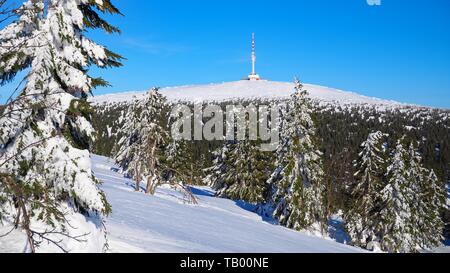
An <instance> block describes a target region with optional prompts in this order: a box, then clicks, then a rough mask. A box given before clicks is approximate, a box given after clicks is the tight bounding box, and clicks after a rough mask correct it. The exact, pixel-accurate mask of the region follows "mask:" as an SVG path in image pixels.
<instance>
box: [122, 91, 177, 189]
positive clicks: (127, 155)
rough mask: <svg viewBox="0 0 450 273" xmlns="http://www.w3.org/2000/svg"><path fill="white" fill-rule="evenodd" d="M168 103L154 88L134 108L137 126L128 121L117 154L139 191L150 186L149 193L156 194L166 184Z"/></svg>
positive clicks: (134, 119)
mask: <svg viewBox="0 0 450 273" xmlns="http://www.w3.org/2000/svg"><path fill="white" fill-rule="evenodd" d="M136 103H137V105H136ZM166 103H167V100H166V98H165V97H164V96H162V95H161V94H160V93H159V92H158V89H157V88H153V89H152V90H151V91H149V92H148V93H147V94H146V96H145V98H144V100H143V101H142V102H135V104H133V106H131V108H130V110H129V111H131V113H130V114H129V115H130V116H131V119H132V120H133V123H128V122H125V124H124V127H123V128H122V132H123V133H124V137H123V139H122V140H120V141H119V144H120V146H121V147H120V148H118V151H119V152H118V154H117V155H116V160H117V161H118V164H119V165H120V166H122V167H125V168H127V169H126V172H127V173H128V174H129V175H130V176H131V177H132V178H133V179H134V180H135V181H136V185H137V186H136V189H137V190H139V184H140V183H141V182H145V183H146V188H145V192H146V193H147V194H154V193H155V190H156V187H157V186H158V185H160V184H161V183H163V181H164V179H163V177H162V176H163V173H164V167H163V166H162V165H161V161H163V160H164V158H165V153H164V149H165V145H167V139H168V131H167V128H166V126H164V125H163V124H162V120H163V115H164V109H165V107H166ZM133 115H137V116H136V117H134V116H133Z"/></svg>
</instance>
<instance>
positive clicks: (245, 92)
mask: <svg viewBox="0 0 450 273" xmlns="http://www.w3.org/2000/svg"><path fill="white" fill-rule="evenodd" d="M305 88H306V89H307V90H308V91H309V92H310V94H311V97H312V98H313V99H315V100H317V101H319V102H325V103H338V104H341V105H349V104H366V105H372V106H384V107H388V108H389V107H393V106H406V104H401V103H399V102H395V101H389V100H382V99H377V98H371V97H366V96H362V95H358V94H356V93H352V92H346V91H342V90H337V89H333V88H328V87H323V86H318V85H311V84H305ZM293 90H294V84H293V83H286V82H272V81H265V80H263V81H236V82H226V83H220V84H209V85H195V86H180V87H167V88H163V89H161V93H162V94H163V95H165V96H166V97H167V98H168V99H169V100H170V101H190V102H192V101H193V102H198V101H219V102H220V101H228V100H233V99H254V98H258V99H273V98H276V99H282V98H287V97H288V96H289V95H290V94H292V92H293ZM143 94H145V92H127V93H118V94H109V95H102V96H97V97H94V98H92V99H91V101H92V102H93V103H94V104H97V105H99V104H105V103H120V102H128V101H131V100H132V99H133V97H134V96H136V97H137V98H139V97H141V96H142V95H143Z"/></svg>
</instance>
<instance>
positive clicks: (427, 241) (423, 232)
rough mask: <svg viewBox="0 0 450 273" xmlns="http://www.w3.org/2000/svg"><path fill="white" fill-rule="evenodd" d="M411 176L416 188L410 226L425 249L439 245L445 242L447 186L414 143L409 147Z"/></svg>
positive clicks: (413, 186) (415, 239)
mask: <svg viewBox="0 0 450 273" xmlns="http://www.w3.org/2000/svg"><path fill="white" fill-rule="evenodd" d="M407 170H408V177H409V179H408V180H409V182H410V184H411V188H412V190H413V193H414V195H413V197H412V202H411V203H410V206H411V212H412V217H411V218H410V219H409V220H410V221H409V223H408V225H409V227H410V229H411V234H412V236H413V239H414V246H413V247H416V248H421V249H432V248H435V247H438V246H439V245H440V244H441V242H442V241H443V237H442V234H443V230H444V223H443V221H442V217H441V212H442V211H443V209H444V206H445V200H446V199H445V187H444V185H440V183H439V180H438V179H437V177H436V174H435V173H434V171H433V170H431V171H429V170H427V169H426V168H424V167H423V164H422V157H421V156H420V154H419V152H418V149H417V147H416V145H414V143H411V144H410V145H409V149H408V164H407Z"/></svg>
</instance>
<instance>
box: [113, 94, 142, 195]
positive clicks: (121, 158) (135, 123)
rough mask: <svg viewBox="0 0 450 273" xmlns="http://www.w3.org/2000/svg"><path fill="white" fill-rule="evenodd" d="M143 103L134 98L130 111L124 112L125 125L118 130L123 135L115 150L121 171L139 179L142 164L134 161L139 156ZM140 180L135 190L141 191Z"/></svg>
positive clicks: (137, 181)
mask: <svg viewBox="0 0 450 273" xmlns="http://www.w3.org/2000/svg"><path fill="white" fill-rule="evenodd" d="M140 104H141V102H140V101H139V100H138V99H137V98H136V97H134V98H133V102H132V103H131V104H130V106H129V107H128V109H127V110H126V111H124V115H123V125H122V127H121V128H120V129H119V130H118V134H119V135H122V138H121V139H119V141H118V143H117V144H116V145H115V147H114V149H113V153H114V154H115V160H116V163H117V165H119V167H120V168H121V171H122V172H124V173H126V174H127V175H129V176H130V177H139V176H140V175H139V173H140V171H139V167H140V162H139V161H138V160H133V159H134V158H135V156H136V155H137V152H138V148H139V141H140V136H139V133H140V125H141V118H140V117H141V112H142V107H141V105H140ZM140 182H141V181H140V180H136V182H135V183H136V184H135V190H136V191H140V190H141V188H140Z"/></svg>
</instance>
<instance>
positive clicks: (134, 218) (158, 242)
mask: <svg viewBox="0 0 450 273" xmlns="http://www.w3.org/2000/svg"><path fill="white" fill-rule="evenodd" d="M93 169H94V171H95V175H96V176H97V177H98V178H99V179H100V180H101V181H103V182H104V184H103V185H102V188H103V189H104V190H105V192H106V194H107V197H108V200H109V202H110V203H111V205H112V207H113V213H112V215H111V216H110V217H109V218H108V220H107V224H106V226H107V229H108V232H109V244H110V248H111V250H110V251H111V252H182V253H184V252H197V253H198V252H199V253H206V252H208V253H209V252H214V253H217V252H219V253H220V252H233V253H235V252H275V253H279V252H281V253H283V252H359V251H361V250H359V249H356V248H352V247H350V246H346V245H343V244H339V243H336V242H334V241H332V240H326V239H322V238H318V237H313V236H309V235H306V234H304V233H300V232H296V231H292V230H289V229H286V228H283V227H280V226H276V225H272V224H269V223H267V222H264V221H262V220H261V217H259V216H258V215H256V214H254V213H252V212H250V211H247V210H245V206H243V205H242V204H241V205H239V204H236V203H235V202H233V201H230V200H225V199H218V198H214V197H212V196H211V192H210V191H209V190H208V189H207V188H199V189H196V190H195V192H194V193H195V194H196V195H197V196H198V198H199V204H198V205H192V204H187V203H185V202H184V201H183V195H182V194H181V193H179V192H177V191H174V190H171V189H167V188H160V189H158V191H157V194H156V195H155V196H147V195H145V194H141V193H136V192H134V191H133V182H132V181H130V180H127V179H124V178H123V177H122V175H120V174H118V173H116V172H114V171H112V169H114V165H113V164H112V163H111V160H109V159H108V158H105V157H100V156H93ZM243 207H244V208H243Z"/></svg>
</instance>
